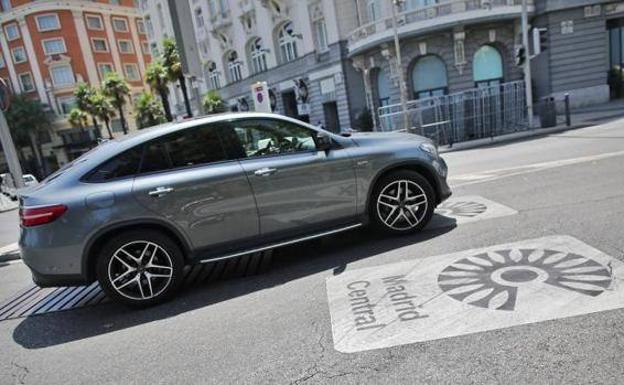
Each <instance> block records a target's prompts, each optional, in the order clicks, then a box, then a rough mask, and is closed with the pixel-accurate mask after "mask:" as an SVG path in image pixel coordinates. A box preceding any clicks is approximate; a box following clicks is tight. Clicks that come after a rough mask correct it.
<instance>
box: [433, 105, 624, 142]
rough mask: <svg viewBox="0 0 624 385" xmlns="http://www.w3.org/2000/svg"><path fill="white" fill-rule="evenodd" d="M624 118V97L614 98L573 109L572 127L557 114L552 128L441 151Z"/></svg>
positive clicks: (561, 130)
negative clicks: (602, 102) (555, 123)
mask: <svg viewBox="0 0 624 385" xmlns="http://www.w3.org/2000/svg"><path fill="white" fill-rule="evenodd" d="M620 118H624V99H620V100H614V101H611V102H609V103H605V104H598V105H595V106H590V107H583V108H578V109H575V110H573V111H572V113H571V121H572V125H571V126H570V127H568V126H566V124H565V116H563V115H557V122H558V125H557V126H556V127H552V128H535V129H533V130H527V131H520V132H514V133H511V134H506V135H500V136H495V137H492V138H483V139H476V140H471V141H467V142H460V143H455V144H453V146H452V147H451V146H448V145H446V146H440V149H439V151H440V153H442V154H443V153H447V152H453V151H461V150H468V149H472V148H477V147H483V146H488V145H492V144H497V143H502V142H509V141H513V140H519V139H525V138H530V137H539V136H544V135H550V134H556V133H559V132H564V131H568V130H574V129H577V128H584V127H591V126H596V125H599V124H602V123H607V122H609V121H613V120H617V119H620ZM535 122H536V124H537V125H539V117H538V116H536V117H535Z"/></svg>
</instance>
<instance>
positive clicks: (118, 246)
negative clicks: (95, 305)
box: [96, 231, 184, 307]
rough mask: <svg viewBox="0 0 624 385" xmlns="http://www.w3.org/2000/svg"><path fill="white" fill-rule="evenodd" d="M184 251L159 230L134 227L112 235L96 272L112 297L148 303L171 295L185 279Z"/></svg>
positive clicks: (146, 304) (118, 300)
mask: <svg viewBox="0 0 624 385" xmlns="http://www.w3.org/2000/svg"><path fill="white" fill-rule="evenodd" d="M183 269H184V259H183V256H182V251H181V250H180V248H179V247H178V246H177V245H176V243H175V242H173V241H172V240H171V239H170V238H169V237H167V236H166V235H164V234H161V233H159V232H156V231H131V232H128V233H124V234H120V235H118V236H116V237H114V238H113V239H111V240H110V241H109V242H108V243H106V245H105V246H104V248H103V249H102V252H101V254H100V257H99V258H98V261H97V266H96V273H97V279H98V281H99V282H100V285H101V286H102V288H103V289H104V291H105V292H106V294H108V296H109V297H110V298H112V299H113V300H115V301H117V302H121V303H124V304H127V305H130V306H137V307H145V306H151V305H155V304H158V303H161V302H163V301H165V300H167V299H169V298H171V297H172V296H173V295H174V294H175V292H176V291H177V290H178V288H179V287H180V285H181V283H182V279H183Z"/></svg>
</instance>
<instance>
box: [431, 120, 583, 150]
mask: <svg viewBox="0 0 624 385" xmlns="http://www.w3.org/2000/svg"><path fill="white" fill-rule="evenodd" d="M591 126H592V125H591V124H577V125H574V126H571V127H553V128H535V129H532V130H529V131H522V132H514V133H511V134H505V135H499V136H494V137H490V138H483V139H477V140H471V141H469V142H461V143H456V144H454V145H453V147H450V146H448V145H446V146H441V147H440V149H439V152H440V154H445V153H449V152H456V151H463V150H470V149H473V148H479V147H486V146H490V145H493V144H500V143H506V142H513V141H516V140H520V139H527V138H535V137H540V136H547V135H550V134H557V133H560V132H565V131H570V130H576V129H579V128H585V127H591Z"/></svg>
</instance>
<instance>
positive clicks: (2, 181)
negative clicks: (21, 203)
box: [0, 174, 8, 195]
mask: <svg viewBox="0 0 624 385" xmlns="http://www.w3.org/2000/svg"><path fill="white" fill-rule="evenodd" d="M7 175H8V174H0V193H2V194H5V195H8V194H7V193H6V192H5V190H6V183H7Z"/></svg>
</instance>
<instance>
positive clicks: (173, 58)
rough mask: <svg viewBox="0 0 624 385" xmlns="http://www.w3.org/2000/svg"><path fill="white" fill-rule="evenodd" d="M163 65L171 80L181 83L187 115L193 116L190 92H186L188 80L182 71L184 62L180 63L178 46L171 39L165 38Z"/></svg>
mask: <svg viewBox="0 0 624 385" xmlns="http://www.w3.org/2000/svg"><path fill="white" fill-rule="evenodd" d="M162 56H163V65H164V66H165V69H166V70H167V75H168V76H169V80H171V81H172V82H173V81H176V80H177V81H178V83H180V90H181V91H182V96H184V106H185V107H186V115H188V116H189V117H192V116H193V112H192V111H191V103H190V101H189V97H188V92H187V90H186V79H185V78H184V71H183V69H182V62H181V61H180V53H179V52H178V47H177V46H176V43H175V40H173V39H171V38H165V39H164V40H163V55H162Z"/></svg>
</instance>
